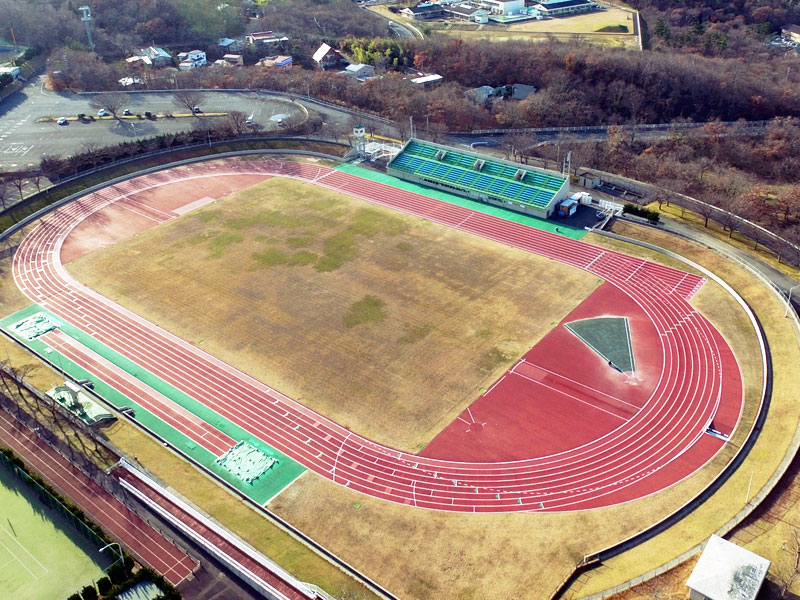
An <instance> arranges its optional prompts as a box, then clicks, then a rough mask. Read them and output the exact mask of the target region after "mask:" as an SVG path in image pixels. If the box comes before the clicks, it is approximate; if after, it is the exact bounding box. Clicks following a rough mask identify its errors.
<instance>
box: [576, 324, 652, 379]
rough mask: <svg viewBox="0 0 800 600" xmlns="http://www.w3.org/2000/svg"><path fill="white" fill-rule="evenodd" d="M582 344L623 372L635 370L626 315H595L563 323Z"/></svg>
mask: <svg viewBox="0 0 800 600" xmlns="http://www.w3.org/2000/svg"><path fill="white" fill-rule="evenodd" d="M565 327H566V328H567V329H568V330H569V331H571V332H572V333H573V334H574V335H575V336H576V337H577V338H578V339H580V340H581V341H582V342H583V343H584V344H586V345H587V346H589V348H591V349H592V350H594V351H595V352H596V353H597V354H599V355H600V356H601V357H603V358H604V359H605V360H606V362H610V363H613V365H614V366H615V367H616V368H617V369H619V370H620V371H622V372H623V373H632V372H633V371H635V370H636V363H635V362H634V360H633V345H632V341H631V328H630V325H629V324H628V319H627V318H626V317H597V318H594V319H582V320H580V321H572V323H565Z"/></svg>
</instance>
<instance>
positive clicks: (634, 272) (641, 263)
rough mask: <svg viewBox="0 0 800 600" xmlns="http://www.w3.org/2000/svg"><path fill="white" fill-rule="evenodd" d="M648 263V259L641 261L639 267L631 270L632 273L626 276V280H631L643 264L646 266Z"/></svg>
mask: <svg viewBox="0 0 800 600" xmlns="http://www.w3.org/2000/svg"><path fill="white" fill-rule="evenodd" d="M646 264H647V261H644V260H643V261H642V262H640V263H639V266H637V267H636V268H635V269H634V270H633V271H631V274H630V275H628V276H627V277H626V278H625V281H629V280H630V278H631V277H633V276H634V275H636V273H637V272H638V271H639V269H641V268H642V267H643V266H645V265H646Z"/></svg>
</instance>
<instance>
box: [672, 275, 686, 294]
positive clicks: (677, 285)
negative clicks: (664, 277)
mask: <svg viewBox="0 0 800 600" xmlns="http://www.w3.org/2000/svg"><path fill="white" fill-rule="evenodd" d="M688 276H689V274H688V273H685V274H684V276H683V277H681V279H680V281H678V283H676V284H675V287H674V288H672V289H671V290H670V291H669V292H667V294H670V295H671V294H674V293H675V290H677V289H678V288H679V287H680V286H681V284H682V283H683V282H684V280H685V279H686V278H687V277H688Z"/></svg>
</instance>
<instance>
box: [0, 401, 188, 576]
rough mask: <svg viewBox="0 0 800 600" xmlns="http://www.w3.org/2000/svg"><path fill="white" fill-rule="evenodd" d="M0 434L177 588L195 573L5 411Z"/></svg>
mask: <svg viewBox="0 0 800 600" xmlns="http://www.w3.org/2000/svg"><path fill="white" fill-rule="evenodd" d="M0 438H2V440H3V441H4V442H5V443H6V444H7V445H8V446H9V447H10V448H11V449H12V450H13V451H14V453H15V454H16V455H17V456H19V457H20V458H21V459H22V460H23V461H25V462H26V463H27V464H28V465H30V467H31V468H32V469H34V470H35V471H36V472H37V473H39V474H40V475H41V476H42V477H44V479H45V480H46V481H47V482H48V483H49V484H50V485H52V486H53V487H54V488H55V489H57V490H58V491H59V492H60V493H61V494H63V495H64V496H65V497H67V498H69V499H70V500H71V501H72V502H74V503H75V504H76V505H77V506H79V507H80V509H81V510H82V511H84V512H85V513H86V514H87V515H89V517H90V518H91V519H92V520H93V521H94V522H95V523H97V524H98V525H100V526H101V527H102V528H103V529H104V530H105V531H106V532H107V533H109V534H110V535H111V536H112V537H113V538H114V539H116V540H118V541H119V542H120V543H121V544H122V545H123V546H124V547H125V548H126V549H127V550H129V551H130V552H131V554H133V555H134V556H135V557H136V558H137V559H138V560H139V561H141V562H143V563H144V564H146V565H149V566H150V567H152V568H153V569H155V570H156V571H158V572H159V573H161V574H162V575H163V576H164V577H165V578H166V580H167V581H169V582H170V583H171V584H172V585H175V586H177V585H178V584H179V583H180V582H182V581H183V580H184V579H185V578H186V577H187V576H188V575H190V574H191V573H192V572H194V569H195V568H196V567H197V563H196V562H195V561H194V560H192V559H191V558H189V557H188V556H187V555H186V554H185V553H184V552H183V551H182V550H180V549H178V548H177V547H175V546H174V545H173V544H172V542H170V541H169V540H167V539H166V538H165V537H164V536H162V535H161V534H160V533H159V532H157V531H156V530H155V529H153V528H152V527H150V525H148V524H147V523H146V522H145V521H143V520H142V519H141V518H139V516H138V515H136V514H135V513H133V512H131V511H130V510H129V509H128V508H127V507H126V506H125V505H124V504H122V503H121V502H120V501H119V500H117V499H116V498H114V497H113V496H112V495H111V494H109V493H108V492H107V491H105V490H104V489H103V488H102V487H100V486H99V485H97V484H96V483H95V482H94V481H92V480H91V479H89V478H88V477H87V476H86V475H85V474H84V473H83V472H82V471H80V470H79V469H78V468H77V467H75V466H74V465H73V464H72V463H70V462H69V461H68V460H67V459H66V458H64V457H63V456H61V454H59V453H58V452H56V451H55V450H54V449H53V448H52V447H51V446H49V445H48V444H47V443H46V442H44V441H42V440H41V439H39V437H38V436H36V434H34V433H33V432H31V431H29V430H28V429H25V428H23V427H21V426H20V425H19V423H18V422H17V421H16V420H14V418H13V417H11V416H10V415H8V414H7V413H6V412H4V411H0Z"/></svg>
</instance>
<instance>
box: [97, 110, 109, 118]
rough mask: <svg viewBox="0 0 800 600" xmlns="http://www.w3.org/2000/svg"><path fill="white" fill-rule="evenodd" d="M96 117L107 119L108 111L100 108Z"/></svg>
mask: <svg viewBox="0 0 800 600" xmlns="http://www.w3.org/2000/svg"><path fill="white" fill-rule="evenodd" d="M97 116H98V117H107V116H108V111H107V110H106V109H105V108H101V109H100V110H98V111H97Z"/></svg>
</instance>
